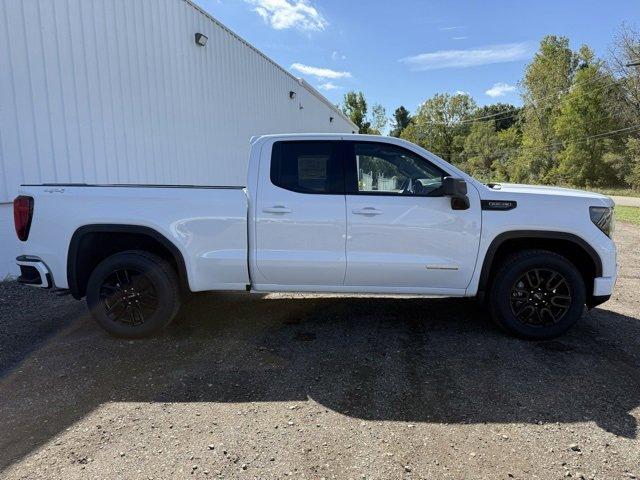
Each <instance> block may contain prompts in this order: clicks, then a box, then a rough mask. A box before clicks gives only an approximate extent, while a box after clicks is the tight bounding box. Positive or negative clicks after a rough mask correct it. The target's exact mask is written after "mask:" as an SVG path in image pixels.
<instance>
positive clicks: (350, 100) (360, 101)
mask: <svg viewBox="0 0 640 480" xmlns="http://www.w3.org/2000/svg"><path fill="white" fill-rule="evenodd" d="M342 112H343V113H344V114H345V115H346V116H347V117H349V119H350V120H351V121H352V122H353V123H355V124H356V126H357V127H358V133H369V130H370V128H371V122H369V121H367V101H366V100H365V98H364V94H363V93H362V92H357V93H356V92H347V93H345V94H344V100H343V104H342Z"/></svg>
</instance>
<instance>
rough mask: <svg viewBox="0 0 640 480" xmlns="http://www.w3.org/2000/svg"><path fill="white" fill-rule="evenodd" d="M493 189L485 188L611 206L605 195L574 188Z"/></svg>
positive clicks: (507, 185) (515, 186) (509, 185)
mask: <svg viewBox="0 0 640 480" xmlns="http://www.w3.org/2000/svg"><path fill="white" fill-rule="evenodd" d="M492 185H493V188H491V187H487V188H489V189H490V190H492V191H494V192H502V193H521V194H530V195H554V196H559V197H574V198H586V199H594V200H599V201H601V202H603V203H604V204H605V205H611V206H613V200H611V199H610V198H609V197H607V196H606V195H602V194H600V193H595V192H587V191H585V190H577V189H574V188H563V187H547V186H543V185H522V184H518V183H498V184H495V183H494V184H492Z"/></svg>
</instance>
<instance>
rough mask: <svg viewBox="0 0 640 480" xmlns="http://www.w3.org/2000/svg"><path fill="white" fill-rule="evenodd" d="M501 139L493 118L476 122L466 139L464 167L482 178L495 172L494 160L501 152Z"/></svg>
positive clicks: (489, 176) (489, 177) (488, 176)
mask: <svg viewBox="0 0 640 480" xmlns="http://www.w3.org/2000/svg"><path fill="white" fill-rule="evenodd" d="M499 143H500V140H499V138H498V134H497V133H496V129H495V123H494V121H493V120H488V121H484V122H474V123H473V124H472V125H471V130H470V132H469V135H467V136H466V137H465V139H464V157H465V163H464V167H465V168H466V170H467V172H468V173H470V174H471V175H474V176H476V177H478V178H479V179H482V180H489V179H491V177H492V174H493V168H492V167H493V162H494V161H496V160H497V159H498V156H499V153H500V145H499Z"/></svg>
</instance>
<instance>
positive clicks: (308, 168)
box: [271, 141, 344, 194]
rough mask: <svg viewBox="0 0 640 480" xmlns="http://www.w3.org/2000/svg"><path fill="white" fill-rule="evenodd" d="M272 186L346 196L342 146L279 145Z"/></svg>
mask: <svg viewBox="0 0 640 480" xmlns="http://www.w3.org/2000/svg"><path fill="white" fill-rule="evenodd" d="M271 183H273V184H274V185H277V186H279V187H282V188H286V189H287V190H292V191H294V192H302V193H334V194H343V193H344V173H343V170H342V160H341V156H340V148H339V144H338V142H303V141H301V142H276V143H275V144H274V145H273V151H272V154H271Z"/></svg>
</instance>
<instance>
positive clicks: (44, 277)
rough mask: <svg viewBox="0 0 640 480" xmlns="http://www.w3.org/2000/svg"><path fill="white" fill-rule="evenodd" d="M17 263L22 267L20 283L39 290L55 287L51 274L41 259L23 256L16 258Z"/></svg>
mask: <svg viewBox="0 0 640 480" xmlns="http://www.w3.org/2000/svg"><path fill="white" fill-rule="evenodd" d="M16 263H17V264H18V267H20V276H19V277H18V283H22V284H23V285H29V286H31V287H39V288H51V287H53V279H52V278H53V277H52V276H51V272H49V268H48V267H47V266H46V265H45V263H44V262H43V261H42V260H40V259H39V258H35V257H28V256H25V255H22V256H20V257H18V258H16Z"/></svg>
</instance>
